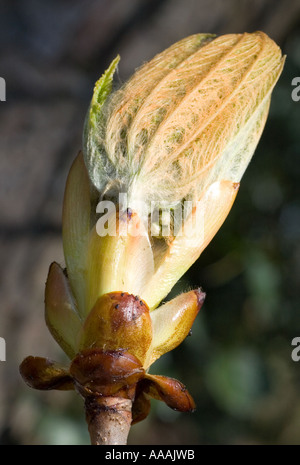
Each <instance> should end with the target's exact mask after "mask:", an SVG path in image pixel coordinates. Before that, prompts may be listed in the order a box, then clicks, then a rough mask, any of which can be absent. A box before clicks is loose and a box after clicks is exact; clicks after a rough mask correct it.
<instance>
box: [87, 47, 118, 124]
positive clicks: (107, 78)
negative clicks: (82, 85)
mask: <svg viewBox="0 0 300 465" xmlns="http://www.w3.org/2000/svg"><path fill="white" fill-rule="evenodd" d="M119 61H120V55H117V56H116V58H115V59H114V60H113V61H112V62H111V64H110V65H109V67H108V68H107V70H106V71H105V72H104V73H103V74H102V76H101V78H100V79H98V81H97V82H96V84H95V87H94V93H93V98H92V101H91V105H90V110H89V123H90V124H92V125H94V124H95V123H96V122H97V117H98V116H99V114H100V110H101V107H102V106H103V104H104V102H105V100H106V99H107V97H108V95H109V94H110V93H111V91H112V82H113V76H114V73H115V71H116V68H117V66H118V63H119Z"/></svg>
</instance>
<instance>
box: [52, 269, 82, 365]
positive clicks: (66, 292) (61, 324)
mask: <svg viewBox="0 0 300 465" xmlns="http://www.w3.org/2000/svg"><path fill="white" fill-rule="evenodd" d="M45 319H46V323H47V326H48V328H49V330H50V332H51V334H52V336H53V337H54V339H55V340H56V342H58V344H59V345H60V346H61V348H62V349H63V350H64V352H65V353H66V354H67V355H68V356H69V357H70V358H71V359H72V358H73V357H74V356H75V354H76V353H77V349H78V345H77V344H78V336H79V333H80V330H81V328H82V322H81V320H80V317H79V315H78V313H77V309H76V304H75V302H74V298H73V295H72V292H71V289H70V285H69V282H68V279H67V277H66V275H65V274H64V272H63V270H62V268H61V267H60V266H59V265H58V264H57V263H55V262H54V263H52V264H51V265H50V268H49V273H48V278H47V282H46V290H45Z"/></svg>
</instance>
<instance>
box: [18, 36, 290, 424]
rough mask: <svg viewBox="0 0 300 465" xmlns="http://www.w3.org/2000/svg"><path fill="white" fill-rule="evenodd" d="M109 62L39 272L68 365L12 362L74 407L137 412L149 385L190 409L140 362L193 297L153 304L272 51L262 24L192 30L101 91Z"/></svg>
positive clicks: (266, 95)
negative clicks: (55, 256) (64, 394)
mask: <svg viewBox="0 0 300 465" xmlns="http://www.w3.org/2000/svg"><path fill="white" fill-rule="evenodd" d="M118 62H119V57H117V58H116V59H115V60H114V61H113V62H112V64H111V65H110V67H109V68H108V70H107V71H106V72H105V73H104V74H103V76H102V77H101V78H100V79H99V81H98V82H97V83H96V85H95V89H94V95H93V98H92V101H91V105H90V108H89V111H88V113H87V117H86V121H85V127H84V135H83V153H81V152H80V153H79V155H78V156H77V158H76V160H75V161H74V163H73V165H72V167H71V169H70V173H69V176H68V180H67V184H66V190H65V197H64V206H63V247H64V254H65V261H66V270H63V269H62V268H61V267H60V266H59V265H58V264H56V263H54V264H52V265H51V267H50V270H49V275H48V279H47V283H46V294H45V312H46V322H47V325H48V327H49V330H50V331H51V333H52V335H53V337H54V338H55V339H56V341H57V342H58V343H59V344H60V346H61V347H62V349H63V350H64V351H65V352H66V354H67V355H68V356H69V358H70V359H71V364H70V367H69V369H67V368H65V367H61V366H59V365H57V364H56V363H55V362H53V361H49V360H47V359H43V358H40V357H28V358H27V359H25V361H24V362H23V363H22V365H21V373H22V375H23V377H24V379H25V380H26V382H27V383H28V384H29V385H31V386H32V387H35V388H38V389H55V388H57V389H73V388H75V389H77V390H78V392H80V394H81V395H82V396H83V397H85V398H86V406H91V405H93V406H94V407H95V406H97V405H98V401H99V402H100V404H101V405H102V402H103V399H105V398H106V397H107V398H108V397H111V396H112V397H118V398H119V399H127V400H130V402H133V409H132V415H133V417H132V420H133V422H137V421H140V420H141V419H143V418H145V417H146V416H147V414H148V412H149V398H148V397H149V396H150V397H154V398H156V399H160V400H163V401H165V402H166V403H167V405H169V406H170V407H171V408H175V409H178V410H181V411H191V410H193V409H194V407H195V405H194V402H193V400H192V398H191V396H190V395H189V393H188V392H187V390H186V389H185V387H184V386H183V385H182V384H181V383H179V381H176V380H173V379H170V378H166V377H163V376H154V375H150V374H149V373H148V372H147V370H148V369H149V367H150V366H151V364H153V363H154V362H155V360H157V359H158V358H159V357H160V356H161V355H163V354H164V353H166V352H168V351H170V350H172V349H174V348H175V347H176V346H178V344H180V343H181V342H182V341H183V340H184V338H185V337H186V336H187V335H188V334H189V331H190V328H191V326H192V324H193V322H194V319H195V317H196V315H197V313H198V311H199V310H200V308H201V306H202V305H203V302H204V298H205V294H204V293H203V292H202V290H201V289H198V290H194V291H190V292H187V293H184V294H181V295H180V296H177V297H176V298H175V299H173V300H171V301H170V302H167V303H165V304H163V305H161V306H159V304H160V302H161V301H162V299H163V298H164V297H166V295H167V294H168V293H169V292H170V290H171V289H172V287H173V286H174V284H175V283H176V282H177V281H178V280H179V279H180V277H181V276H182V275H183V274H184V273H185V272H186V271H187V269H188V268H189V267H190V266H191V265H192V264H193V263H194V262H195V260H197V259H198V257H199V255H200V254H201V252H202V251H203V250H204V248H205V247H206V246H207V245H208V244H209V242H210V241H211V240H212V238H213V237H214V235H215V234H216V232H217V231H218V229H219V228H220V226H221V225H222V224H223V222H224V220H225V219H226V217H227V215H228V213H229V211H230V209H231V207H232V204H233V202H234V200H235V197H236V194H237V192H238V188H239V183H240V180H241V178H242V176H243V173H244V171H245V169H246V168H247V166H248V163H249V162H250V160H251V157H252V155H253V153H254V150H255V148H256V146H257V143H258V141H259V138H260V136H261V133H262V131H263V128H264V125H265V122H266V118H267V115H268V110H269V104H270V98H271V92H272V90H273V88H274V86H275V84H276V81H277V79H278V78H279V76H280V73H281V71H282V68H283V65H284V58H282V55H281V52H280V49H279V48H278V46H277V45H276V44H275V43H274V42H273V41H272V40H271V39H270V38H269V37H267V36H266V35H265V34H264V33H262V32H255V33H253V34H229V35H225V36H221V37H218V38H215V37H214V36H212V35H210V34H196V35H193V36H190V37H188V38H186V39H183V40H181V41H180V42H178V43H176V44H174V45H173V46H171V47H170V48H168V49H167V50H165V51H164V52H162V53H160V54H158V55H157V56H156V57H154V58H153V59H152V60H151V61H150V62H149V63H146V64H145V65H143V66H142V67H141V68H140V69H139V70H138V71H136V73H135V74H134V75H133V77H132V78H131V79H130V80H129V81H128V82H127V83H126V84H125V85H124V86H123V87H122V88H121V89H119V90H118V91H116V92H113V93H111V91H112V80H113V75H114V72H115V70H116V67H117V64H118ZM125 197H126V202H125V201H124V199H125ZM120 199H122V200H120ZM101 202H104V203H103V204H101ZM109 202H112V205H113V208H112V209H111V210H110V211H109V212H106V211H105V208H106V207H107V206H109V205H110V204H109ZM187 204H188V205H189V207H190V208H186V205H187ZM153 218H155V219H154V220H153ZM169 218H170V219H171V224H169V225H168V224H166V223H168V219H169ZM100 226H101V227H100ZM100 231H101V233H100ZM153 232H154V233H153ZM95 398H96V400H97V401H95ZM103 405H104V404H103ZM103 405H102V407H103ZM95 408H96V407H95ZM97 408H98V407H97ZM97 408H96V409H95V410H93V411H92V412H90V413H91V415H89V412H88V409H89V407H87V412H88V418H90V417H91V418H94V417H93V415H94V413H95V412H96V411H98V410H97Z"/></svg>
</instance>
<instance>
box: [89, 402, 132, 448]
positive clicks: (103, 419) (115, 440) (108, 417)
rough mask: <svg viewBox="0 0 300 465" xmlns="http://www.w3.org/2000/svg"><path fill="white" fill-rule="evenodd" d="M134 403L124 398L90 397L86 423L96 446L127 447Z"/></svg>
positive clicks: (92, 442)
mask: <svg viewBox="0 0 300 465" xmlns="http://www.w3.org/2000/svg"><path fill="white" fill-rule="evenodd" d="M131 408H132V401H131V400H130V399H124V398H122V397H103V396H89V397H87V398H86V399H85V411H86V421H87V424H88V430H89V433H90V437H91V444H92V445H94V446H101V445H102V446H104V445H126V444H127V437H128V434H129V430H130V426H131V419H132V416H131Z"/></svg>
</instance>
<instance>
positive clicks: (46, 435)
mask: <svg viewBox="0 0 300 465" xmlns="http://www.w3.org/2000/svg"><path fill="white" fill-rule="evenodd" d="M299 26H300V2H299V0H295V1H293V0H285V1H282V0H226V1H224V0H198V1H197V0H184V1H182V0H127V1H124V0H99V1H96V0H90V1H88V0H85V1H83V0H81V1H80V0H69V1H68V0H53V1H50V0H43V1H40V0H26V1H17V0H10V1H1V2H0V76H1V77H3V78H4V79H5V80H6V85H7V101H6V102H0V192H1V197H0V202H1V203H0V233H1V250H0V254H1V255H0V263H1V270H0V273H1V274H0V283H1V284H0V285H1V296H0V302H1V309H0V336H1V337H4V338H5V340H6V346H7V347H6V348H7V356H6V357H7V361H6V362H0V443H1V444H88V443H89V438H88V433H87V428H86V424H85V420H84V413H83V409H82V402H81V399H80V398H79V397H78V396H77V395H76V394H75V393H72V392H58V391H50V392H39V391H33V390H31V389H30V388H28V387H27V386H26V385H25V384H24V383H23V381H22V380H21V378H20V375H19V372H18V366H19V363H20V362H21V361H22V359H23V358H24V357H25V356H27V355H29V354H32V355H40V356H46V357H47V356H48V357H50V358H54V359H56V360H63V354H62V351H61V350H60V348H59V347H58V346H57V344H56V342H55V341H54V340H53V339H52V338H51V336H50V334H49V332H48V330H47V328H46V325H45V322H44V314H43V313H44V309H43V293H44V285H45V279H46V276H47V271H48V266H49V264H50V263H51V262H52V261H54V260H56V261H58V262H61V263H62V262H63V256H62V244H61V206H62V198H63V191H64V184H65V180H66V176H67V172H68V169H69V167H70V164H71V162H72V160H73V158H74V157H75V156H76V154H77V152H78V150H79V149H80V147H81V132H82V126H83V120H84V116H85V112H86V110H87V107H88V104H89V100H90V98H91V95H92V89H93V85H94V82H95V81H96V79H98V77H99V76H100V75H101V74H102V73H103V71H104V70H105V69H106V68H107V67H108V65H109V63H110V61H111V60H112V59H113V58H114V57H115V56H116V55H117V54H118V53H119V54H120V55H121V62H120V65H119V71H118V75H117V79H116V81H117V82H119V83H122V82H124V81H125V80H126V79H127V78H128V77H129V76H130V75H131V74H132V73H133V71H134V69H135V68H136V67H138V66H140V65H141V64H142V63H143V62H144V61H146V60H148V59H150V58H151V57H152V56H153V55H154V54H156V53H157V52H159V51H161V50H163V49H164V48H166V47H167V46H169V45H171V44H172V43H173V42H176V41H177V40H179V39H181V38H183V37H185V36H188V35H190V34H193V33H196V32H212V33H216V34H224V33H238V32H253V31H255V30H263V31H264V32H266V33H267V34H268V35H270V37H271V38H273V39H274V40H275V41H276V42H277V43H278V44H279V45H280V46H281V48H282V50H283V52H284V53H285V54H287V61H286V65H285V69H284V72H283V74H282V76H281V78H280V81H279V83H278V84H277V86H276V88H275V91H274V94H273V100H272V106H271V111H270V115H269V119H268V122H267V125H266V128H265V131H264V134H263V137H262V139H261V142H260V144H259V146H258V148H257V151H256V154H255V156H254V159H253V161H252V163H251V164H250V166H249V168H248V170H247V172H246V174H245V176H244V178H243V180H242V183H241V188H240V192H239V194H238V197H237V200H236V202H235V204H234V207H233V209H232V211H231V213H230V215H229V217H228V219H227V220H226V222H225V224H224V226H223V227H222V228H221V230H220V232H219V233H218V234H217V236H216V237H215V239H214V240H213V241H212V243H211V244H210V245H209V246H208V248H207V249H206V251H205V252H204V253H203V254H202V256H201V257H200V259H199V260H198V262H197V263H195V264H194V266H193V267H192V268H191V269H190V270H189V272H188V273H187V274H186V276H185V277H183V278H182V279H181V281H180V282H179V283H178V285H177V286H176V289H175V290H174V292H176V293H177V292H178V291H181V290H186V289H188V288H190V287H191V286H199V285H201V286H202V287H203V288H204V289H205V291H206V292H207V299H206V302H205V305H204V307H203V309H202V310H201V314H200V315H199V316H198V317H197V320H196V322H195V324H194V326H193V335H192V337H189V338H187V339H186V341H184V343H183V344H182V345H181V346H180V347H179V348H177V349H176V350H174V351H173V352H172V353H169V354H167V355H166V356H164V357H162V358H161V359H160V360H159V361H158V362H157V363H156V364H155V365H154V367H153V369H152V372H153V373H155V374H165V375H168V376H174V377H176V378H178V379H180V380H181V381H182V382H183V383H184V384H185V385H186V386H187V387H188V389H189V391H190V392H191V393H192V395H193V397H194V398H195V401H196V403H197V411H196V413H194V414H180V413H177V412H174V411H172V410H170V409H168V407H166V406H165V405H164V404H163V403H160V402H156V401H153V402H152V410H151V415H150V416H149V418H148V419H147V420H145V421H144V422H142V423H139V424H138V425H136V426H134V427H133V428H132V430H131V433H130V437H129V444H152V445H154V444H170V445H171V444H176V445H195V444H300V386H299V382H300V376H299V374H300V362H299V363H296V362H294V361H292V359H291V351H292V346H291V341H292V339H293V338H294V337H296V336H300V300H299V287H300V286H299V285H300V241H299V238H300V195H299V194H300V153H299V145H300V144H299V142H300V135H299V133H300V102H298V103H297V102H293V100H292V99H291V91H292V86H291V81H292V78H293V77H295V76H300V28H299Z"/></svg>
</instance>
